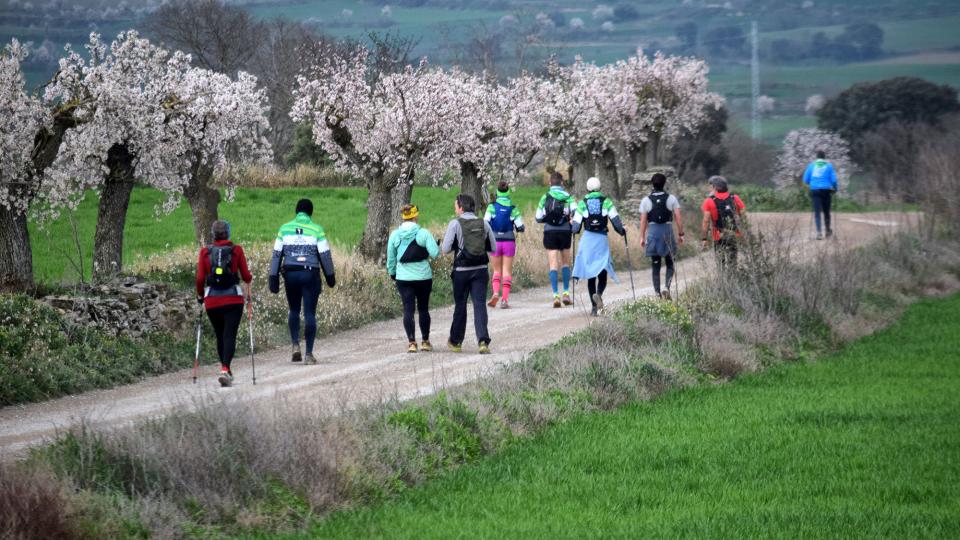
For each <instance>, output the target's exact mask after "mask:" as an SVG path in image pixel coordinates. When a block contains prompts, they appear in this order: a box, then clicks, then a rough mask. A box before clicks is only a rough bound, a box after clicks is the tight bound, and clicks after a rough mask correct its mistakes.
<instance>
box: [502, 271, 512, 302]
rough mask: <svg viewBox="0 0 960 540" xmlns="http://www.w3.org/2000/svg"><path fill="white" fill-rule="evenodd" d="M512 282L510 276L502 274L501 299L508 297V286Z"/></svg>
mask: <svg viewBox="0 0 960 540" xmlns="http://www.w3.org/2000/svg"><path fill="white" fill-rule="evenodd" d="M512 283H513V278H512V276H503V299H504V300H506V299H507V298H509V297H510V286H511V285H512Z"/></svg>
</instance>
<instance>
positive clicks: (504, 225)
mask: <svg viewBox="0 0 960 540" xmlns="http://www.w3.org/2000/svg"><path fill="white" fill-rule="evenodd" d="M512 215H513V206H506V205H503V204H500V203H498V202H495V203H493V218H492V219H491V220H490V228H491V229H493V232H498V233H507V232H510V231H512V230H513V219H511V216H512Z"/></svg>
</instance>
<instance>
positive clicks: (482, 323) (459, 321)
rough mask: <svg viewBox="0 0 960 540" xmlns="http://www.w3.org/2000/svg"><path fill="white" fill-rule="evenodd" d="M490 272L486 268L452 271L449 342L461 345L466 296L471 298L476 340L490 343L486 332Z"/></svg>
mask: <svg viewBox="0 0 960 540" xmlns="http://www.w3.org/2000/svg"><path fill="white" fill-rule="evenodd" d="M489 281H490V274H489V273H488V272H487V269H486V268H481V269H478V270H467V271H465V272H457V271H454V272H453V301H454V307H453V323H452V324H451V325H450V343H453V344H454V345H461V344H462V343H463V336H464V335H465V334H466V332H467V297H470V298H472V299H473V327H474V329H476V331H477V341H485V342H487V344H489V343H490V334H489V333H488V332H487V282H489Z"/></svg>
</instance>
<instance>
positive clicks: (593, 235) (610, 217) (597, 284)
mask: <svg viewBox="0 0 960 540" xmlns="http://www.w3.org/2000/svg"><path fill="white" fill-rule="evenodd" d="M600 188H601V184H600V179H599V178H597V177H592V178H590V179H588V180H587V190H588V191H589V193H587V195H586V196H585V197H584V198H583V200H582V201H580V205H579V206H578V208H577V214H576V215H575V216H574V217H573V233H574V234H577V233H579V232H580V228H581V227H583V231H584V232H583V237H582V238H581V239H580V245H579V246H577V258H576V262H575V263H574V265H573V278H574V279H586V280H587V290H588V292H589V293H590V303H591V304H592V306H593V309H592V311H591V315H593V316H597V315H599V314H601V313H603V291H604V290H605V289H606V288H607V277H608V276H609V277H610V279H612V280H613V281H614V282H615V283H619V281H618V280H617V274H616V272H614V270H613V257H611V256H610V243H609V241H608V240H607V232H608V230H609V228H608V224H609V225H612V226H613V230H614V231H616V232H617V234H619V235H620V236H623V237H626V236H627V230H626V229H625V228H624V227H623V221H622V220H621V219H620V214H619V212H617V207H616V206H614V204H613V201H612V200H611V199H610V198H609V197H607V196H606V195H604V194H603V193H602V192H601V191H600Z"/></svg>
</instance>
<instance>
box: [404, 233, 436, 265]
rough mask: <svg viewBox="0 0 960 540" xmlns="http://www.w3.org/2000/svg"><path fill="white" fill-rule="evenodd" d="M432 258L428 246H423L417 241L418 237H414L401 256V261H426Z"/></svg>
mask: <svg viewBox="0 0 960 540" xmlns="http://www.w3.org/2000/svg"><path fill="white" fill-rule="evenodd" d="M429 258H430V252H429V251H427V248H425V247H423V246H421V245H420V244H418V243H417V238H416V237H414V238H413V240H411V241H410V243H409V244H407V249H405V250H403V255H401V256H400V262H402V263H415V262H420V261H425V260H427V259H429Z"/></svg>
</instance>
